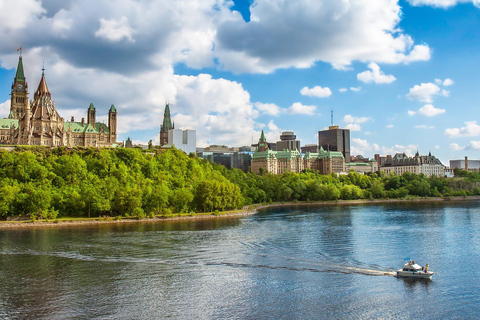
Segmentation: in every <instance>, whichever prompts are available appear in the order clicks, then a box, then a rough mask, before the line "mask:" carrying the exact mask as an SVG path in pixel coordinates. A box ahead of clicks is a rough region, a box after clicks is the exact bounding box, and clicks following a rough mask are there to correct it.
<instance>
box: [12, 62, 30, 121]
mask: <svg viewBox="0 0 480 320" xmlns="http://www.w3.org/2000/svg"><path fill="white" fill-rule="evenodd" d="M11 96H12V98H11V101H10V114H11V115H12V116H13V119H21V118H22V117H23V115H24V114H25V110H26V105H27V101H28V85H27V81H26V79H25V75H24V72H23V62H22V56H20V57H19V59H18V66H17V73H16V74H15V78H14V80H13V84H12V92H11Z"/></svg>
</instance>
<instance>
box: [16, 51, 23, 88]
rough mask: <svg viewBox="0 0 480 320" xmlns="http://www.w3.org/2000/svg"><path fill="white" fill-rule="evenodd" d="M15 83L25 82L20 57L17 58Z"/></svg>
mask: <svg viewBox="0 0 480 320" xmlns="http://www.w3.org/2000/svg"><path fill="white" fill-rule="evenodd" d="M15 81H21V82H23V81H25V75H24V74H23V62H22V56H20V57H19V58H18V67H17V75H16V76H15Z"/></svg>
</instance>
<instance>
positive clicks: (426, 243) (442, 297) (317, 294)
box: [0, 202, 480, 319]
mask: <svg viewBox="0 0 480 320" xmlns="http://www.w3.org/2000/svg"><path fill="white" fill-rule="evenodd" d="M477 207H478V202H472V203H447V204H445V203H442V204H401V205H399V204H393V205H392V204H389V205H356V206H336V207H327V206H322V207H314V206H308V207H291V208H284V207H282V208H270V209H266V210H263V211H262V212H260V213H258V214H257V215H254V216H250V217H244V218H235V219H225V218H219V219H214V220H208V221H207V220H197V221H180V222H172V221H169V222H161V223H138V224H112V225H97V226H85V227H72V228H58V229H32V230H25V229H24V230H5V231H3V230H2V231H0V264H1V266H2V272H1V273H0V283H1V284H2V286H0V318H22V319H24V318H28V319H36V318H55V319H57V318H92V319H94V318H102V319H105V318H125V319H132V318H135V319H151V318H179V319H185V318H187V319H191V318H201V319H224V318H225V319H226V318H228V319H231V318H242V319H243V318H245V319H254V318H255V319H257V318H272V319H278V318H285V319H304V318H310V319H311V318H315V319H316V318H335V319H338V318H350V319H367V318H369V319H370V318H396V319H397V318H398V319H406V318H411V317H418V316H419V315H421V317H420V318H423V319H438V318H444V317H445V316H446V317H451V318H460V317H462V318H469V317H470V318H471V317H474V316H475V315H476V314H478V313H479V312H480V310H479V306H480V303H479V302H480V301H479V298H478V297H479V296H480V295H479V294H480V292H479V291H480V290H479V286H478V280H477V279H478V276H479V270H480V258H479V257H478V249H479V245H480V237H479V228H478V227H479V226H480V215H479V210H478V208H477ZM405 257H412V258H414V259H415V260H416V261H417V262H419V263H421V264H422V265H425V263H429V264H430V266H431V268H432V270H433V271H435V272H438V274H435V275H434V277H433V280H432V281H429V280H427V281H425V280H421V279H407V278H400V279H398V278H395V277H394V275H395V270H396V269H398V268H400V267H401V266H403V259H404V258H405ZM452 263H453V264H454V265H456V266H459V268H456V270H455V272H451V267H452Z"/></svg>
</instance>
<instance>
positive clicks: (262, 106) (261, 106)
mask: <svg viewBox="0 0 480 320" xmlns="http://www.w3.org/2000/svg"><path fill="white" fill-rule="evenodd" d="M253 105H254V107H255V109H257V110H259V111H260V112H262V113H265V114H269V115H271V116H278V115H279V114H280V113H282V112H283V110H282V108H280V107H279V106H277V105H276V104H274V103H261V102H255V103H254V104H253Z"/></svg>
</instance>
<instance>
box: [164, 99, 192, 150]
mask: <svg viewBox="0 0 480 320" xmlns="http://www.w3.org/2000/svg"><path fill="white" fill-rule="evenodd" d="M160 146H175V148H177V149H180V150H183V151H184V152H185V153H186V154H190V153H192V152H193V153H195V152H196V151H197V150H196V149H197V132H196V131H195V130H183V131H182V130H180V129H175V123H173V122H172V119H171V117H170V105H169V104H168V103H167V104H166V105H165V112H164V113H163V122H162V125H161V126H160Z"/></svg>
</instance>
